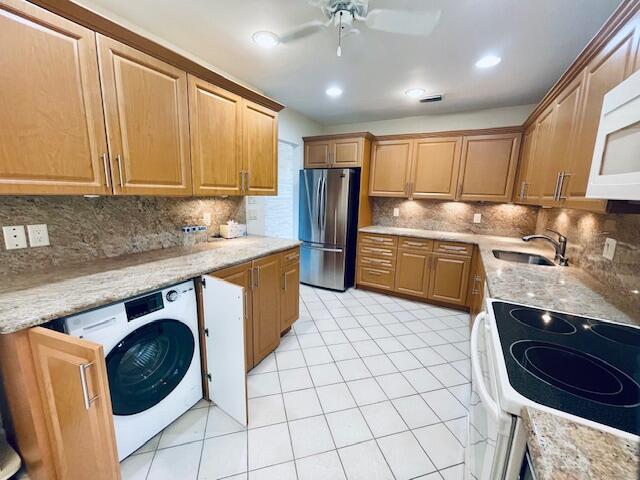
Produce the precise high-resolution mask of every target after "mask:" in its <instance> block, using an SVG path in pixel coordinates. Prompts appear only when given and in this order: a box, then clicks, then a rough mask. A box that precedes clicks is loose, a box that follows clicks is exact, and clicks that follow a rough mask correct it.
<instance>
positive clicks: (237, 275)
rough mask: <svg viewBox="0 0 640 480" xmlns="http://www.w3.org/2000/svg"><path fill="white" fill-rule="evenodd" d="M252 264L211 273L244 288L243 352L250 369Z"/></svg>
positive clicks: (251, 366)
mask: <svg viewBox="0 0 640 480" xmlns="http://www.w3.org/2000/svg"><path fill="white" fill-rule="evenodd" d="M252 268H253V266H252V263H251V262H247V263H242V264H240V265H236V266H234V267H229V268H225V269H223V270H218V271H217V272H214V273H213V275H214V276H216V277H218V278H221V279H222V280H225V281H227V282H229V283H233V284H234V285H238V286H239V287H243V288H244V296H245V297H244V352H245V363H246V366H247V370H251V369H252V368H253V366H254V363H253V290H252V285H251V277H252V273H251V270H252Z"/></svg>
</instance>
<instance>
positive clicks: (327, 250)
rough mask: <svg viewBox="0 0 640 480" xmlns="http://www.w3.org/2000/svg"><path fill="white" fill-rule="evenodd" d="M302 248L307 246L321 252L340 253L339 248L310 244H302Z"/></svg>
mask: <svg viewBox="0 0 640 480" xmlns="http://www.w3.org/2000/svg"><path fill="white" fill-rule="evenodd" d="M302 247H303V248H308V249H310V250H319V251H321V252H333V253H342V249H341V248H325V247H312V246H310V245H303V246H302Z"/></svg>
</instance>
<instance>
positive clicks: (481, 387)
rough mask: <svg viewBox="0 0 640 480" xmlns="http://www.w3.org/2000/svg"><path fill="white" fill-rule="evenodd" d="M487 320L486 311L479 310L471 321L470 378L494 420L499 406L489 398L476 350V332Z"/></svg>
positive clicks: (496, 417) (496, 418)
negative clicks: (473, 320)
mask: <svg viewBox="0 0 640 480" xmlns="http://www.w3.org/2000/svg"><path fill="white" fill-rule="evenodd" d="M486 320H487V312H480V313H479V314H478V316H477V317H476V320H475V322H473V328H472V329H471V368H472V378H474V379H475V383H474V384H473V387H475V388H474V390H475V391H476V393H477V394H478V396H479V397H480V401H481V402H482V404H483V405H484V407H485V410H486V411H487V413H488V414H490V415H491V416H492V417H493V419H494V420H495V421H499V420H500V406H499V405H498V404H497V402H496V401H495V400H494V399H493V398H491V395H490V394H489V390H488V389H487V386H486V384H485V383H484V376H483V375H482V369H481V368H480V358H479V350H478V332H479V330H480V328H481V325H482V326H484V324H485V322H486Z"/></svg>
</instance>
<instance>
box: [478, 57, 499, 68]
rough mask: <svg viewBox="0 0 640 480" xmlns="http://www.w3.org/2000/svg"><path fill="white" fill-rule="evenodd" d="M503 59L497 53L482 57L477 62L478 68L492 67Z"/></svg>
mask: <svg viewBox="0 0 640 480" xmlns="http://www.w3.org/2000/svg"><path fill="white" fill-rule="evenodd" d="M501 61H502V59H501V58H500V57H497V56H495V55H487V56H484V57H482V58H481V59H480V60H478V61H477V62H476V67H478V68H491V67H495V66H496V65H498V64H499V63H500V62H501Z"/></svg>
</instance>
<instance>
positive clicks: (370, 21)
mask: <svg viewBox="0 0 640 480" xmlns="http://www.w3.org/2000/svg"><path fill="white" fill-rule="evenodd" d="M307 1H308V3H309V4H310V5H312V6H314V7H319V8H320V9H321V10H322V12H323V13H324V15H325V16H326V17H327V20H326V21H320V20H314V21H311V22H307V23H303V24H302V25H299V26H297V27H295V28H293V29H292V30H290V31H288V32H285V33H283V34H282V35H279V36H278V40H279V43H290V42H293V41H296V40H299V39H301V38H304V37H308V36H310V35H313V34H315V33H318V32H321V31H323V30H326V29H327V28H329V27H330V26H331V25H332V24H333V26H334V27H335V28H336V29H337V32H338V48H337V51H336V54H337V55H338V56H339V57H340V56H341V55H342V37H344V36H347V35H354V34H358V33H360V30H359V29H358V28H357V26H359V25H360V24H362V25H363V26H366V27H367V28H370V29H372V30H380V31H383V32H389V33H399V34H403V35H422V36H425V35H429V34H430V33H431V32H432V31H433V29H434V28H435V27H436V25H437V24H438V22H439V21H440V16H441V14H442V11H441V10H417V11H413V10H411V11H410V10H395V9H384V8H375V9H372V10H369V0H307Z"/></svg>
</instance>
